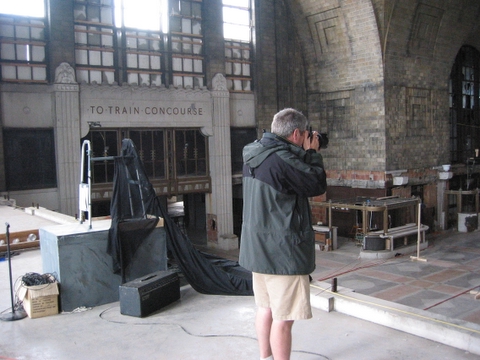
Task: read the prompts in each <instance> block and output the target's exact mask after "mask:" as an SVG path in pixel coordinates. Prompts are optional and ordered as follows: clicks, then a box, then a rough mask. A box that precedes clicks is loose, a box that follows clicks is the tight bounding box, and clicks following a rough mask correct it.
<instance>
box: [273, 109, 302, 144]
mask: <svg viewBox="0 0 480 360" xmlns="http://www.w3.org/2000/svg"><path fill="white" fill-rule="evenodd" d="M307 127H308V120H307V118H306V117H305V115H303V114H302V113H301V112H300V111H298V110H295V109H291V108H287V109H283V110H281V111H279V112H278V113H276V114H275V116H274V117H273V121H272V125H271V132H272V133H274V134H276V135H278V136H281V137H284V138H287V137H289V136H290V135H291V134H292V133H293V132H294V131H295V129H299V130H300V131H304V130H307Z"/></svg>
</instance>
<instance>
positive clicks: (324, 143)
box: [309, 126, 328, 149]
mask: <svg viewBox="0 0 480 360" xmlns="http://www.w3.org/2000/svg"><path fill="white" fill-rule="evenodd" d="M309 132H310V136H312V135H313V130H312V127H311V126H310V130H309ZM317 138H318V142H319V143H320V149H326V148H327V147H328V134H327V133H317Z"/></svg>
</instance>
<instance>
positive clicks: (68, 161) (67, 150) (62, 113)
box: [54, 62, 81, 216]
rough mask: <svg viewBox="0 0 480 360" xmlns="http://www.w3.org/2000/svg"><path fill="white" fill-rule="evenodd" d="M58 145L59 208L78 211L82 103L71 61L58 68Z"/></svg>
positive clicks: (56, 95) (66, 210)
mask: <svg viewBox="0 0 480 360" xmlns="http://www.w3.org/2000/svg"><path fill="white" fill-rule="evenodd" d="M54 89H55V146H56V154H57V179H58V184H57V185H58V194H59V202H60V212H62V213H64V214H68V215H71V216H74V215H75V214H77V213H78V186H79V183H80V149H81V147H80V145H81V144H80V107H79V86H78V84H77V83H76V82H75V71H74V69H73V68H72V67H71V66H70V65H69V64H68V63H65V62H64V63H61V64H60V65H59V66H58V67H57V69H56V70H55V84H54Z"/></svg>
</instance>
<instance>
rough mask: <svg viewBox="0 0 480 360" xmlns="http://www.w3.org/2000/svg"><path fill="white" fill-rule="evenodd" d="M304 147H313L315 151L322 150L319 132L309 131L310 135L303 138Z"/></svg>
mask: <svg viewBox="0 0 480 360" xmlns="http://www.w3.org/2000/svg"><path fill="white" fill-rule="evenodd" d="M303 148H304V149H305V150H310V149H313V150H315V151H318V150H320V141H319V140H318V132H317V131H311V132H308V135H307V136H305V138H304V139H303Z"/></svg>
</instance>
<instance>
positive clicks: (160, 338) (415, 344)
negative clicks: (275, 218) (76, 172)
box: [0, 209, 480, 360]
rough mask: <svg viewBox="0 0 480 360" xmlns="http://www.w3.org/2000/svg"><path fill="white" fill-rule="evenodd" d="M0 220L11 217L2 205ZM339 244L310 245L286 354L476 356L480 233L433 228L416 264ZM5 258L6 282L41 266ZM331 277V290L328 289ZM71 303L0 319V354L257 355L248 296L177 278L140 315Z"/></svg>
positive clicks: (3, 290) (32, 259)
mask: <svg viewBox="0 0 480 360" xmlns="http://www.w3.org/2000/svg"><path fill="white" fill-rule="evenodd" d="M0 210H1V209H0ZM8 215H9V214H8ZM0 219H1V223H4V222H5V221H9V222H10V221H11V218H9V217H8V216H7V217H5V214H4V213H1V212H0ZM12 222H13V221H12ZM23 223H25V222H23ZM339 243H340V247H339V249H338V250H336V251H331V252H324V251H317V254H316V255H317V269H316V271H315V272H314V274H312V276H313V278H314V282H313V283H312V305H313V314H314V317H313V319H311V320H306V321H298V322H296V323H295V325H294V328H293V333H294V341H293V353H292V359H345V360H348V359H369V360H371V359H372V360H375V359H382V360H383V359H452V360H453V359H455V360H456V359H480V321H478V320H479V317H478V313H477V312H478V311H479V308H480V307H479V304H480V300H475V298H474V295H473V294H470V290H471V289H472V288H473V289H477V288H478V287H479V286H480V271H479V268H480V233H479V232H473V233H457V232H445V233H442V234H435V235H432V236H431V239H430V240H429V244H430V246H429V247H428V248H427V249H426V250H424V251H422V253H421V256H422V257H424V258H425V259H426V260H427V261H425V262H423V261H422V262H420V261H414V260H411V259H410V258H409V257H408V256H403V257H398V258H393V259H387V260H385V259H384V260H364V259H360V258H359V248H358V247H357V246H356V245H355V243H354V242H353V241H350V240H348V239H342V240H341V241H339ZM217 253H219V254H220V255H222V256H225V257H228V258H233V259H235V258H236V257H237V256H238V251H237V250H233V251H229V252H221V251H217ZM11 265H12V278H13V281H14V282H15V283H17V280H18V279H19V278H21V276H22V275H24V274H26V273H28V272H38V273H42V263H41V256H40V250H28V251H21V252H17V255H16V256H13V257H12V259H11ZM333 277H336V278H337V282H338V290H339V291H338V293H331V292H330V285H331V279H332V278H333ZM8 278H9V276H8V261H2V262H0V279H1V280H0V311H2V313H3V314H8V313H9V312H11V301H10V287H9V281H8ZM17 286H18V283H17ZM15 288H16V286H15ZM328 304H333V307H334V310H333V311H330V312H328V311H326V309H327V307H328ZM77 310H78V311H75V312H72V313H61V314H58V315H53V316H48V317H44V318H38V319H30V318H28V317H27V318H25V319H22V320H17V321H2V322H0V359H26V360H29V359H52V360H53V359H59V360H60V359H72V358H74V359H137V358H149V359H226V358H227V359H258V358H259V356H258V346H257V343H256V340H255V339H256V335H255V330H254V326H253V323H254V314H255V305H254V302H253V298H252V297H236V296H213V295H202V294H199V293H197V292H196V291H194V290H193V289H192V288H191V287H190V286H189V285H186V286H182V288H181V298H180V300H179V301H177V302H175V303H173V304H171V305H169V306H167V307H165V308H163V309H161V310H160V311H158V312H156V313H154V314H152V315H150V316H148V317H145V318H137V317H131V316H126V315H121V314H120V306H119V303H118V302H114V303H111V304H105V305H102V306H98V307H94V308H89V309H77Z"/></svg>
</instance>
